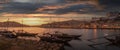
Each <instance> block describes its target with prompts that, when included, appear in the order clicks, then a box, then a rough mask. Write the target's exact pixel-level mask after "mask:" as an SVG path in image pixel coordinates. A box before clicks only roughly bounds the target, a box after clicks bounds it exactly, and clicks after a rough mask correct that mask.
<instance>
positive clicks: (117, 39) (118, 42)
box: [105, 35, 120, 45]
mask: <svg viewBox="0 0 120 50" xmlns="http://www.w3.org/2000/svg"><path fill="white" fill-rule="evenodd" d="M105 39H107V40H108V41H109V42H111V43H112V44H114V45H120V35H119V36H115V39H110V38H107V37H105Z"/></svg>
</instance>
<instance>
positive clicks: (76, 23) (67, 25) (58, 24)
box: [40, 20, 87, 28]
mask: <svg viewBox="0 0 120 50" xmlns="http://www.w3.org/2000/svg"><path fill="white" fill-rule="evenodd" d="M82 23H87V22H86V21H79V20H68V21H61V22H53V23H48V24H42V25H41V26H40V27H44V28H51V27H52V28H62V27H63V28H71V27H77V26H79V25H80V24H82Z"/></svg>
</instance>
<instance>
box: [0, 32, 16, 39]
mask: <svg viewBox="0 0 120 50" xmlns="http://www.w3.org/2000/svg"><path fill="white" fill-rule="evenodd" d="M0 35H2V36H5V37H8V38H17V36H16V34H15V32H13V31H9V30H0Z"/></svg>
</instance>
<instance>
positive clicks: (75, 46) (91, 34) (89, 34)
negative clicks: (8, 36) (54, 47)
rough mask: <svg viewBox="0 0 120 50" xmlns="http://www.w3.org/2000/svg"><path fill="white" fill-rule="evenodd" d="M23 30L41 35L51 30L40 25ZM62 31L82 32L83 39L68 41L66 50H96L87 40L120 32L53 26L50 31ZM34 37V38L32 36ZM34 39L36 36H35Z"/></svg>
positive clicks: (69, 32)
mask: <svg viewBox="0 0 120 50" xmlns="http://www.w3.org/2000/svg"><path fill="white" fill-rule="evenodd" d="M20 29H21V28H20V27H17V28H9V30H20ZM23 30H25V31H27V32H31V33H39V35H42V34H43V33H44V32H49V28H39V27H23ZM56 30H57V31H58V30H59V31H60V32H64V33H67V34H75V35H81V34H82V37H81V39H82V41H79V40H72V41H70V42H68V43H69V44H67V46H69V47H67V46H66V47H65V50H96V49H93V48H91V47H89V46H88V45H89V44H91V43H92V42H89V41H87V39H93V38H99V37H103V36H105V35H107V36H108V35H113V34H119V33H120V30H112V29H111V30H108V29H104V30H102V29H57V28H56V29H53V28H51V29H50V31H51V32H52V31H56ZM27 39H28V38H27ZM30 39H32V38H30ZM33 39H34V38H33ZM94 42H96V43H101V42H108V41H107V40H106V39H104V38H101V39H100V40H95V41H94ZM106 44H107V43H106ZM96 48H98V49H100V50H102V49H103V50H113V49H114V50H120V48H118V47H115V46H114V47H113V46H108V47H107V49H106V45H105V44H103V45H99V46H96Z"/></svg>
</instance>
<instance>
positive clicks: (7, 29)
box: [6, 18, 9, 30]
mask: <svg viewBox="0 0 120 50" xmlns="http://www.w3.org/2000/svg"><path fill="white" fill-rule="evenodd" d="M8 27H9V18H8V19H7V25H6V28H7V30H8Z"/></svg>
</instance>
